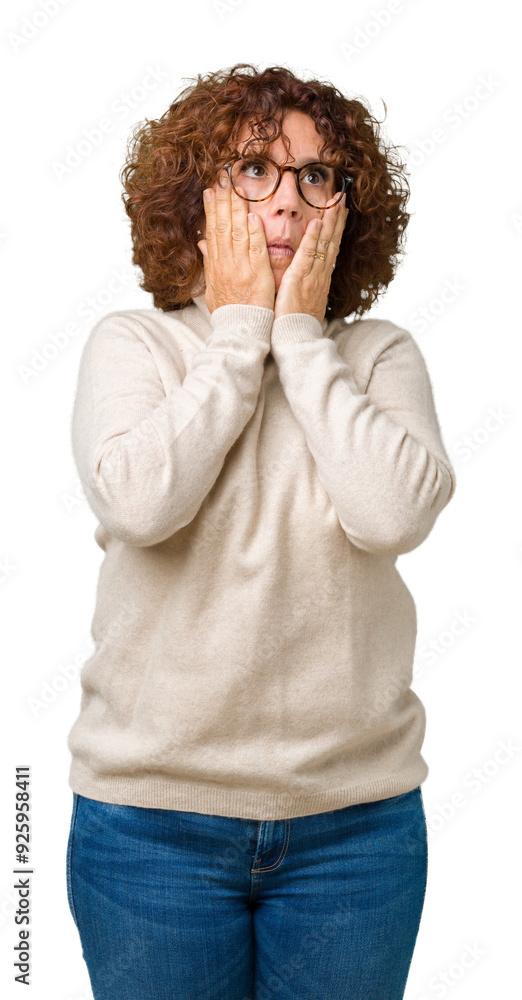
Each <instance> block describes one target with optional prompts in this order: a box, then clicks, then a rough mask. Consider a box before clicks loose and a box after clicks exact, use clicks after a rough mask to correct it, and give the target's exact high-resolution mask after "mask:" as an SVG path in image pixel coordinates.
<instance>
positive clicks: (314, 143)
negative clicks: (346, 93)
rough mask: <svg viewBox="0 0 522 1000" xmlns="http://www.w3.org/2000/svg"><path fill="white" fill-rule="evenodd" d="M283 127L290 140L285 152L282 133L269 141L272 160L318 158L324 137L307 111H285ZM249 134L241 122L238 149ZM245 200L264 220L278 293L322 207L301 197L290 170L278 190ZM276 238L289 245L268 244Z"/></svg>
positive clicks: (288, 162) (283, 162)
mask: <svg viewBox="0 0 522 1000" xmlns="http://www.w3.org/2000/svg"><path fill="white" fill-rule="evenodd" d="M283 130H284V132H285V134H286V135H287V136H288V140H289V144H290V148H289V152H288V156H287V152H286V149H285V146H284V144H283V140H282V138H281V137H279V138H278V139H276V141H275V142H272V143H271V144H270V147H269V148H268V151H267V153H266V154H265V155H267V156H269V157H270V159H272V160H274V162H275V163H278V164H279V166H281V167H283V166H287V165H288V166H293V167H302V166H304V164H305V163H312V162H313V161H314V160H319V159H320V156H319V152H318V151H319V148H320V146H321V145H322V141H323V140H322V137H321V136H320V135H319V133H318V132H317V131H316V129H315V125H314V122H313V119H312V118H310V116H309V115H306V114H304V112H303V111H297V110H294V109H291V110H290V111H287V112H286V114H285V117H284V123H283ZM250 136H251V132H250V130H249V129H248V127H247V126H244V127H243V128H242V129H241V132H240V133H239V138H238V143H237V148H238V151H239V152H240V153H241V152H242V149H243V147H244V145H245V144H246V142H247V139H248V138H250ZM332 193H333V192H332ZM245 204H246V206H247V208H248V211H249V212H253V213H254V214H255V215H258V216H259V218H260V219H261V222H262V224H263V228H264V231H265V238H266V242H267V246H268V256H269V258H270V264H271V267H272V272H273V275H274V282H275V291H276V294H277V292H278V291H279V286H280V284H281V279H282V277H283V274H284V273H285V271H286V269H287V268H288V267H289V266H290V264H291V262H292V260H293V257H294V255H295V251H296V250H297V248H298V247H299V244H300V242H301V240H302V238H303V236H304V233H305V230H306V227H307V225H308V223H309V222H310V219H322V217H323V216H324V214H325V209H320V208H312V206H311V205H307V204H306V202H305V201H303V199H302V198H301V197H300V195H299V192H298V190H297V185H296V183H295V177H294V175H293V174H292V172H291V171H290V170H287V171H286V173H284V174H283V175H282V177H281V183H280V185H279V187H278V188H277V191H276V192H275V194H273V195H272V196H271V197H270V198H267V199H266V201H245ZM203 235H204V233H203ZM278 238H279V239H282V240H285V239H289V240H290V242H291V249H290V250H287V249H286V248H281V247H271V246H270V243H271V242H272V240H276V239H278Z"/></svg>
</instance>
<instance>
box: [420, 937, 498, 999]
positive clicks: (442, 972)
mask: <svg viewBox="0 0 522 1000" xmlns="http://www.w3.org/2000/svg"><path fill="white" fill-rule="evenodd" d="M486 955H487V951H486V950H485V948H484V947H483V946H482V945H480V944H478V942H477V941H474V942H473V944H472V945H471V944H465V945H464V947H463V949H462V951H461V952H460V955H459V956H458V958H457V959H455V960H454V961H453V962H452V963H451V965H449V966H448V968H447V969H438V970H437V972H436V974H435V975H434V976H430V978H429V980H428V987H427V988H428V990H429V991H430V992H429V993H423V994H422V996H420V997H417V1000H436V997H439V998H440V997H445V996H447V995H448V993H449V991H450V989H451V988H452V986H455V983H461V982H462V980H463V978H464V976H466V975H467V974H468V973H469V971H470V969H474V968H475V966H476V965H478V963H479V962H480V961H481V959H483V958H484V957H485V956H486ZM452 995H453V994H452Z"/></svg>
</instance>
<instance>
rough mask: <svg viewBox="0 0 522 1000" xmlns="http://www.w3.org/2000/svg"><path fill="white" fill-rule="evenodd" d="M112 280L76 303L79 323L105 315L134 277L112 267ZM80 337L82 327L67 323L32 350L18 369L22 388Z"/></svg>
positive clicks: (128, 271) (75, 322)
mask: <svg viewBox="0 0 522 1000" xmlns="http://www.w3.org/2000/svg"><path fill="white" fill-rule="evenodd" d="M110 274H111V277H110V278H109V280H108V281H107V282H106V283H105V285H104V286H103V287H102V288H99V289H98V290H97V292H95V293H94V295H88V296H87V297H86V298H85V299H82V301H81V302H79V303H78V305H77V306H76V309H75V313H76V315H77V316H78V318H79V319H81V320H85V321H86V322H92V321H93V320H95V319H97V318H99V315H100V314H101V313H105V312H106V311H107V307H108V306H109V305H110V304H111V303H112V302H113V300H114V299H115V298H116V297H117V296H118V295H119V294H121V292H123V291H125V289H126V288H127V287H128V286H129V285H132V284H133V282H134V280H135V276H134V272H133V271H132V270H131V269H130V268H129V269H126V268H125V267H123V268H121V267H118V268H116V267H113V268H112V270H111V272H110ZM79 333H81V326H80V325H79V324H78V322H77V321H76V320H71V322H70V323H66V324H65V326H64V327H63V329H62V330H58V331H56V333H52V334H50V336H49V338H48V340H47V341H46V343H45V344H43V345H42V346H41V347H39V348H37V347H33V349H32V351H31V354H30V357H29V359H28V360H27V361H26V363H25V364H19V365H17V372H18V375H19V376H20V378H21V380H22V382H23V383H24V385H29V383H31V382H32V381H33V379H35V378H36V377H37V376H38V375H41V373H42V372H44V371H45V370H46V369H47V368H48V367H49V365H50V364H51V362H52V361H54V360H55V359H56V358H57V357H58V356H59V355H60V354H62V353H63V351H65V350H66V349H67V348H68V347H69V344H70V343H71V340H74V338H75V337H77V336H78V334H79Z"/></svg>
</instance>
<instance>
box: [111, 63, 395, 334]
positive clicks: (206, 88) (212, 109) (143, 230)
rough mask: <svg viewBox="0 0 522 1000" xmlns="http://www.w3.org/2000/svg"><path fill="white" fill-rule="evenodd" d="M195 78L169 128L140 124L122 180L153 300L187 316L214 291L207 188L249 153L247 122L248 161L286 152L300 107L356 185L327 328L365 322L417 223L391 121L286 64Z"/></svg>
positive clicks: (324, 151) (327, 152) (137, 260)
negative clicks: (204, 234) (201, 238)
mask: <svg viewBox="0 0 522 1000" xmlns="http://www.w3.org/2000/svg"><path fill="white" fill-rule="evenodd" d="M250 71H251V72H250ZM190 79H191V80H192V82H193V85H192V86H189V87H187V88H186V89H185V90H183V91H182V92H181V94H180V96H179V97H178V98H177V99H176V100H175V101H174V102H173V103H172V104H171V105H170V107H169V108H168V110H167V111H166V112H165V113H164V114H163V115H162V117H161V118H159V119H158V120H149V119H145V122H144V123H140V124H138V125H137V126H135V130H134V134H133V135H132V137H131V138H130V139H129V141H128V146H127V159H126V161H125V164H124V166H123V168H122V170H121V173H120V180H121V182H122V184H123V187H124V191H125V193H123V194H122V196H121V197H122V200H123V203H124V205H125V211H126V213H127V215H128V216H129V218H130V220H131V234H132V243H133V256H132V261H133V263H134V264H137V265H138V266H139V267H140V268H141V270H142V272H143V274H144V280H143V282H141V283H140V288H142V289H143V290H144V291H146V292H151V293H152V295H153V302H154V306H155V307H156V308H159V309H162V310H163V311H165V312H166V311H171V310H174V309H182V308H183V307H184V306H187V305H189V304H190V303H191V301H192V299H193V296H194V294H201V293H202V292H203V291H204V289H205V283H204V267H203V256H202V254H201V251H200V249H199V247H198V246H197V240H198V236H197V230H198V228H199V229H201V228H202V223H203V222H204V220H205V215H204V209H203V201H202V198H203V189H204V188H205V187H209V186H211V185H212V184H213V183H214V182H215V181H216V179H217V176H218V173H219V171H220V169H221V168H222V166H223V164H224V163H225V162H227V161H228V160H229V159H232V158H233V157H235V156H238V155H239V150H238V149H237V147H236V146H235V143H236V142H237V140H238V136H239V133H240V131H241V128H242V126H243V125H244V124H248V126H249V128H250V134H251V136H252V138H251V139H249V142H248V143H247V144H246V146H244V147H243V149H242V150H241V152H242V153H243V154H244V152H245V150H246V148H247V146H248V145H249V143H250V142H256V144H260V145H259V148H258V149H257V151H258V152H259V153H265V152H266V153H268V154H269V150H268V146H269V144H270V143H272V142H273V141H274V140H275V139H277V138H279V136H282V141H283V143H284V145H285V148H287V149H288V144H287V141H286V140H287V138H288V137H287V136H285V134H284V132H283V131H282V124H283V118H284V114H285V112H286V111H288V110H291V109H295V110H298V111H302V112H304V113H305V114H308V115H309V116H310V117H311V118H312V119H313V121H314V123H315V128H316V131H317V132H318V134H319V135H320V136H321V137H322V138H323V140H324V141H323V144H322V145H321V148H320V151H319V156H320V158H321V159H323V160H324V161H325V162H328V163H329V164H330V165H331V166H333V167H340V168H341V169H344V170H346V171H347V172H348V173H349V174H350V175H351V176H352V177H353V183H352V184H351V186H350V187H349V189H348V205H349V207H350V212H349V213H348V216H347V220H346V224H345V228H344V232H343V236H342V240H341V246H340V248H339V253H338V255H337V259H336V268H335V270H334V271H333V272H332V278H331V284H330V290H329V296H328V303H327V307H326V313H325V315H326V317H327V319H329V320H330V319H335V318H337V317H347V316H349V315H351V314H352V313H354V314H355V315H356V316H357V315H360V316H362V314H363V313H364V312H366V311H367V310H368V309H370V308H371V306H372V304H373V302H374V301H375V300H376V299H377V297H378V296H379V294H381V292H383V291H385V289H386V288H387V287H388V285H389V284H390V282H391V280H392V278H393V277H394V275H395V273H396V270H397V266H398V262H399V261H398V258H399V255H400V254H402V253H403V252H404V251H403V249H402V238H403V234H404V231H405V229H406V226H407V225H408V222H409V219H410V213H408V212H406V211H405V207H406V203H407V201H408V198H409V196H410V190H409V185H408V181H407V180H406V177H405V174H404V167H405V164H403V163H401V162H399V163H395V162H393V159H392V156H391V151H392V150H394V149H396V148H397V147H395V146H386V145H384V144H383V142H382V140H381V139H380V136H379V134H378V125H379V124H382V123H379V122H378V121H377V120H376V119H375V118H374V117H373V116H372V115H371V113H370V111H369V110H368V108H367V107H366V106H365V104H363V103H362V101H360V100H355V99H349V98H347V97H344V96H343V94H342V93H341V92H340V91H339V90H338V89H337V88H336V87H334V86H332V85H331V84H329V83H325V82H322V81H320V80H307V81H304V80H301V79H299V78H298V77H297V76H296V75H295V74H294V73H293V72H292V71H291V70H289V69H287V68H285V67H283V66H271V67H269V68H268V69H265V70H263V71H260V70H258V69H257V68H256V67H255V66H253V65H252V64H250V63H236V64H235V65H234V66H233V67H232V68H230V69H228V70H217V71H215V72H210V73H208V74H207V75H206V76H201V75H200V74H198V76H197V77H196V78H190ZM383 104H384V108H385V112H386V113H387V107H386V104H385V103H384V102H383Z"/></svg>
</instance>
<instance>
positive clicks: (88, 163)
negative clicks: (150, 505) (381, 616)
mask: <svg viewBox="0 0 522 1000" xmlns="http://www.w3.org/2000/svg"><path fill="white" fill-rule="evenodd" d="M44 2H46V3H47V4H48V10H49V11H52V15H49V16H45V15H44V14H42V9H43V6H42V5H43V3H44ZM517 13H518V8H517V7H516V5H515V4H514V3H508V2H506V0H501V2H496V3H495V4H494V5H492V6H491V7H490V8H489V7H488V9H487V10H486V11H485V13H484V16H483V13H482V10H481V7H480V5H477V4H476V3H475V2H472V0H460V2H455V0H437V2H434V0H402V2H395V3H393V2H387V3H386V2H377V3H375V4H373V5H372V4H371V3H370V2H352V3H350V4H347V3H345V2H332V0H321V2H320V3H318V2H317V0H315V2H309V3H307V2H300V3H297V4H294V3H288V4H282V3H281V2H280V0H263V2H262V3H259V2H254V0H235V2H223V4H221V8H219V7H218V5H217V4H214V3H213V2H212V0H191V2H190V3H187V4H183V3H179V4H173V3H166V2H159V0H149V2H148V3H147V5H145V4H137V3H132V2H129V0H126V2H123V0H112V2H110V0H109V2H107V0H104V2H102V0H90V2H87V0H69V2H67V3H61V4H58V3H57V2H56V0H40V2H37V0H36V2H31V0H27V3H25V2H16V3H14V2H10V3H9V2H8V3H4V5H3V14H2V28H1V38H0V45H1V47H2V58H1V65H2V90H1V93H2V98H3V101H2V116H1V119H2V121H1V132H2V154H1V171H2V185H1V190H2V195H3V197H2V207H1V213H0V266H1V271H2V274H3V276H4V278H5V279H6V280H5V283H4V288H3V295H2V301H3V316H4V319H3V324H2V326H3V331H2V334H3V335H2V350H3V362H2V365H1V369H0V370H1V378H2V385H1V399H2V404H3V418H2V426H3V432H2V443H3V462H2V465H3V470H4V486H3V490H2V505H3V516H2V522H1V523H2V535H1V542H0V548H1V551H0V562H1V573H0V579H1V584H2V591H1V595H0V601H1V609H2V634H3V637H4V642H3V646H4V655H3V684H2V695H3V709H2V712H3V719H2V727H1V733H2V754H1V764H0V767H1V772H0V773H1V788H0V793H1V808H2V815H3V823H2V825H1V831H0V834H1V845H0V847H1V866H0V956H1V968H0V990H1V992H2V995H3V996H4V997H6V998H9V1000H10V998H11V997H15V996H16V997H18V996H20V995H24V996H30V997H33V998H35V1000H44V998H45V1000H47V998H49V1000H50V998H52V1000H84V998H85V1000H87V998H89V997H91V991H90V987H89V980H88V974H87V969H86V966H85V964H84V962H83V958H82V954H81V946H80V941H79V937H78V934H77V931H76V928H75V925H74V923H73V921H72V918H71V916H70V912H69V909H68V904H67V897H66V883H65V856H66V845H67V838H68V833H69V823H70V814H71V808H72V792H71V790H70V788H69V786H68V771H69V763H70V756H69V751H68V748H67V744H66V740H67V735H68V732H69V730H70V728H71V726H72V724H73V722H74V720H75V719H76V716H77V714H78V711H79V703H80V683H79V676H78V674H79V667H80V666H81V663H82V662H84V661H85V659H86V658H87V657H88V656H89V655H90V653H91V651H92V645H91V637H90V623H91V616H92V612H93V609H94V597H95V588H96V583H97V576H98V569H99V565H100V562H101V559H102V557H103V554H102V552H101V550H100V549H99V547H98V546H97V545H96V543H95V541H94V535H93V533H94V528H95V526H96V523H97V522H96V519H95V517H94V515H93V514H92V512H91V511H90V509H89V508H88V505H87V503H86V501H85V499H84V496H83V491H82V488H81V485H80V483H79V479H78V476H77V473H76V469H75V466H74V462H73V457H72V453H71V447H70V418H71V411H72V401H73V396H74V391H75V387H76V375H77V370H78V364H79V360H80V355H81V352H82V348H83V345H84V343H85V341H86V338H87V337H88V334H89V332H90V330H91V329H92V327H93V325H94V322H95V321H96V320H97V319H98V318H100V317H101V316H102V315H104V314H105V313H107V312H111V311H114V310H124V309H132V308H143V307H147V308H148V307H151V306H152V299H151V296H149V295H148V294H147V293H145V292H143V291H141V290H140V288H139V281H140V277H141V272H139V271H138V269H136V268H134V267H133V266H132V265H131V263H130V258H131V243H130V229H129V223H128V219H127V217H126V216H125V213H124V209H123V204H122V202H121V186H120V181H119V178H118V173H119V170H120V169H121V166H122V164H123V162H124V158H125V146H126V142H127V140H128V138H129V137H130V135H131V131H132V128H133V126H134V125H135V124H137V123H139V122H141V121H143V120H144V119H145V118H149V119H150V118H158V117H159V116H160V115H162V114H163V113H164V112H165V111H166V109H167V108H168V106H169V105H170V103H171V102H172V101H173V100H174V99H175V98H176V96H177V95H178V93H179V92H180V90H181V89H183V88H184V87H185V86H187V84H188V82H189V78H193V77H194V76H195V75H196V74H197V73H202V74H205V73H207V72H208V71H210V70H215V69H219V68H224V67H230V66H232V65H233V64H234V63H236V62H253V63H254V64H256V65H257V66H258V67H259V68H265V67H266V66H269V65H277V64H283V65H286V66H288V67H289V68H291V69H292V70H293V71H294V72H296V73H298V74H300V75H303V76H305V77H311V76H316V77H319V78H324V79H327V80H329V81H330V82H332V83H333V84H334V85H335V86H337V87H338V88H339V89H340V90H342V91H343V93H345V94H346V95H347V96H351V97H357V98H361V99H363V100H364V101H365V102H367V103H368V105H369V107H370V108H371V110H372V113H373V114H374V115H375V116H376V117H377V118H379V119H380V120H382V119H383V117H384V106H383V103H382V102H383V101H384V102H386V105H387V108H388V113H387V116H386V120H385V122H384V124H383V126H382V134H383V135H384V136H385V137H386V139H387V140H388V141H390V142H392V143H394V144H396V145H398V146H400V147H402V148H401V153H402V158H403V159H405V160H407V162H408V163H409V164H410V177H409V181H410V187H411V191H412V196H411V199H410V201H409V203H408V210H409V211H412V212H414V213H415V214H414V216H413V218H412V220H411V222H410V225H409V227H408V230H407V254H406V256H405V257H404V259H403V263H402V265H401V267H400V269H399V271H398V274H397V276H396V278H395V280H394V281H393V283H392V285H391V287H390V288H389V290H388V292H387V294H386V295H385V296H384V297H383V298H382V299H380V300H379V302H378V303H377V304H376V305H375V306H374V307H373V310H372V312H371V315H372V316H377V317H382V318H387V319H390V320H392V321H393V322H394V323H396V324H398V325H402V326H406V327H407V328H408V329H409V330H410V332H411V333H412V334H413V336H414V337H415V338H416V340H417V343H418V345H419V347H420V348H421V350H422V352H423V354H424V357H425V359H426V362H427V365H428V369H429V371H430V375H431V378H432V383H433V388H434V394H435V402H436V407H437V412H438V416H439V420H440V424H441V429H442V434H443V439H444V442H445V444H446V447H447V450H448V454H449V456H450V458H451V460H452V462H453V464H454V467H455V470H456V475H457V492H456V495H455V498H454V499H453V500H452V502H451V503H450V505H449V506H448V508H447V509H445V510H444V512H443V513H442V515H441V517H440V519H439V521H438V522H437V524H436V526H435V529H434V530H433V532H432V534H431V535H430V536H429V538H428V539H427V540H426V541H425V542H424V543H423V544H422V545H421V546H420V547H419V548H418V549H416V550H415V551H414V552H412V553H409V554H407V555H405V556H401V557H400V559H399V562H398V568H399V570H400V572H401V574H402V576H403V578H404V579H405V581H406V583H407V585H408V587H409V588H410V590H411V592H412V594H413V596H414V599H415V602H416V607H417V615H418V629H419V631H418V640H417V650H416V661H415V668H414V670H415V681H414V689H415V690H416V692H417V694H418V695H419V697H420V698H421V699H422V701H423V703H424V705H425V707H426V712H427V731H426V738H425V742H424V745H423V751H422V752H423V756H424V757H425V759H426V761H427V763H428V766H429V768H430V773H429V776H428V779H427V781H426V782H425V783H424V784H423V786H422V791H423V796H424V803H425V808H426V815H427V820H428V826H429V877H428V888H427V895H426V901H425V907H424V912H423V916H422V921H421V927H420V931H419V937H418V940H417V945H416V948H415V952H414V957H413V961H412V966H411V970H410V975H409V979H408V985H407V991H406V1000H434V998H436V997H445V996H451V998H452V1000H490V998H491V997H494V996H495V997H508V996H509V997H512V996H514V995H515V993H516V991H517V989H518V988H519V987H518V984H519V982H520V966H519V952H520V940H519V939H520V893H521V889H522V886H521V880H520V874H521V873H520V862H519V849H517V848H519V842H520V825H519V823H518V829H517V819H519V816H520V783H521V774H522V763H521V762H522V723H521V720H520V680H519V672H520V653H519V648H520V644H519V642H518V638H519V631H518V623H519V620H520V594H521V592H520V576H521V570H522V537H521V530H520V510H521V496H520V488H519V480H520V477H519V454H520V444H521V439H520V420H521V413H520V411H521V392H520V382H521V377H520V370H521V369H520V363H521V360H522V354H521V349H520V334H521V329H520V319H519V313H518V308H519V297H520V296H519V288H520V262H521V258H520V248H521V244H522V192H521V189H520V185H519V182H520V163H521V143H520V139H519V133H520V98H521V91H520V76H519V75H518V73H517V66H518V65H519V62H520V49H519V38H520V36H519V32H518V31H517V30H516V25H515V20H516V17H517ZM343 44H344V47H343ZM350 46H351V47H352V51H351V52H350ZM151 70H154V71H157V74H158V77H159V80H158V82H157V84H156V85H155V87H154V89H150V90H149V91H147V92H144V91H143V87H142V84H143V80H144V78H146V77H147V74H148V73H150V71H151ZM147 78H148V79H149V81H150V76H149V77H147ZM140 88H141V89H140ZM132 93H134V94H135V95H136V96H135V98H131V106H129V103H128V100H129V95H131V94H132ZM125 95H127V97H126V96H125ZM126 102H127V103H126ZM107 117H108V118H110V119H111V120H112V122H113V123H114V128H113V130H112V132H111V133H110V134H105V135H104V137H103V139H102V141H101V142H99V143H98V144H97V145H96V146H93V147H92V148H91V150H90V151H88V152H87V153H85V151H84V153H83V154H82V156H81V157H80V162H79V163H78V164H77V165H76V166H75V167H74V168H71V169H70V170H68V171H67V172H66V174H65V176H62V177H59V176H58V172H57V169H56V164H57V163H62V164H63V163H64V161H65V158H66V154H67V152H68V147H69V145H71V146H72V147H73V148H75V147H76V145H77V144H78V143H79V142H80V140H81V139H82V138H85V130H87V132H88V131H89V130H91V129H95V128H96V127H97V126H98V124H99V122H100V120H101V119H103V118H107ZM435 130H438V132H436V135H437V136H438V137H439V139H440V141H439V142H431V145H430V137H431V136H432V135H433V133H434V131H435ZM81 148H82V149H84V150H85V147H81ZM115 271H116V272H118V273H120V274H123V275H124V276H125V279H124V280H125V282H126V284H125V285H124V287H123V290H122V291H120V292H119V293H110V292H107V288H108V283H109V281H110V280H111V277H113V274H114V272H115ZM449 287H453V288H454V289H456V291H454V293H453V300H452V301H449V302H445V301H444V297H445V298H446V299H447V298H448V294H447V292H446V291H445V290H446V289H448V288H449ZM90 296H92V297H94V300H95V306H94V309H95V319H93V320H92V321H91V320H90V319H89V318H86V317H85V312H86V302H87V299H88V298H89V297H90ZM421 310H422V311H423V313H424V316H425V317H426V318H425V319H424V321H423V322H421V317H422V312H421ZM93 315H94V314H93ZM366 315H368V314H366ZM67 324H73V325H74V330H75V335H74V336H73V337H70V338H68V339H67V338H63V337H60V336H58V335H60V334H63V332H64V330H65V329H66V327H67ZM69 329H70V327H69ZM57 337H58V340H55V338H57ZM53 342H56V343H58V344H59V345H60V346H59V348H58V349H56V348H55V349H54V355H53V348H52V345H53ZM44 696H45V697H44ZM45 698H47V701H45ZM38 703H39V707H38ZM504 746H508V747H511V749H510V751H509V752H506V751H505V750H502V748H503V747H504ZM25 763H28V764H30V765H31V767H32V800H31V804H32V824H33V825H32V834H33V839H32V855H31V861H32V867H33V869H34V873H35V874H34V876H33V880H32V884H33V894H32V924H31V941H32V973H31V980H32V985H31V991H32V992H31V993H29V992H27V993H26V992H25V990H24V988H23V987H22V986H19V985H16V984H15V983H14V981H13V977H14V967H13V961H14V957H13V956H14V952H13V950H12V948H13V944H14V942H15V940H16V938H17V935H15V924H14V918H13V902H14V900H15V898H16V897H15V893H14V890H13V888H12V886H13V882H14V881H15V877H14V876H13V874H12V869H13V867H15V861H14V842H15V841H14V832H15V831H14V827H15V818H14V802H15V798H14V793H15V787H14V769H15V766H16V765H18V764H25ZM472 779H473V782H474V783H473V782H472ZM456 801H458V802H459V803H460V805H459V806H458V807H457V806H455V805H452V803H454V802H456ZM224 1000H225V998H224ZM318 1000H321V998H318ZM332 1000H334V998H332Z"/></svg>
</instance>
